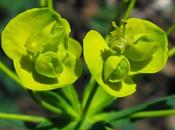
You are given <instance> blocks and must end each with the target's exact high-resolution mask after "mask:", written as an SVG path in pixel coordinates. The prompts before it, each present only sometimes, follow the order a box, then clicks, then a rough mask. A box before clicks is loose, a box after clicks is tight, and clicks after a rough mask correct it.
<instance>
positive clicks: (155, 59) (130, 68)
mask: <svg viewBox="0 0 175 130" xmlns="http://www.w3.org/2000/svg"><path fill="white" fill-rule="evenodd" d="M83 44H84V58H85V62H86V64H87V66H88V68H89V70H90V72H91V74H92V75H93V77H94V78H95V79H96V81H97V82H98V84H99V85H100V86H101V87H103V88H104V89H105V90H106V91H107V92H108V93H109V94H111V95H113V96H116V97H124V96H128V95H130V94H132V93H134V92H135V90H136V84H135V83H134V82H133V81H132V76H133V75H135V74H139V73H155V72H158V71H160V70H161V69H162V68H163V67H164V65H165V63H166V61H167V57H168V56H167V53H168V48H167V36H166V33H165V32H164V31H163V30H162V29H160V28H159V27H158V26H156V25H155V24H153V23H151V22H149V21H146V20H143V19H138V18H130V19H128V20H126V21H125V22H124V24H122V25H121V26H120V27H119V28H116V29H115V30H114V31H112V32H111V33H110V35H109V36H107V38H106V40H105V39H104V38H103V37H102V36H101V35H100V33H98V32H97V31H94V30H91V31H89V32H88V33H87V35H86V36H85V38H84V43H83Z"/></svg>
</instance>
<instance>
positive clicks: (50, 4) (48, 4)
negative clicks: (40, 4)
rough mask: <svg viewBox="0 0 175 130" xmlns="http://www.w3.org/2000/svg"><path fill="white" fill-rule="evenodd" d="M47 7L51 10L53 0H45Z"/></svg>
mask: <svg viewBox="0 0 175 130" xmlns="http://www.w3.org/2000/svg"><path fill="white" fill-rule="evenodd" d="M47 2H48V3H47V6H48V8H49V9H51V10H53V0H47Z"/></svg>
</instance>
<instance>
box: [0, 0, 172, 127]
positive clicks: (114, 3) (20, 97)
mask: <svg viewBox="0 0 175 130" xmlns="http://www.w3.org/2000/svg"><path fill="white" fill-rule="evenodd" d="M128 3H129V0H55V1H54V8H55V10H57V11H58V12H59V13H60V14H61V15H62V17H64V18H66V19H67V20H68V21H69V23H70V24H71V28H72V32H71V35H72V37H74V38H75V39H77V40H79V41H80V42H81V44H82V39H83V38H84V36H85V34H86V33H87V31H88V30H90V29H95V30H98V31H99V32H101V33H102V34H103V35H104V36H105V35H106V34H108V33H109V31H110V30H111V22H112V21H116V22H117V23H119V22H120V19H121V18H122V17H123V14H124V12H125V10H126V8H127V6H128ZM34 7H39V2H38V1H37V0H0V34H1V32H2V30H3V28H4V27H5V25H6V24H7V23H8V21H9V20H10V19H11V18H13V17H14V16H16V15H17V14H19V13H21V12H23V11H25V10H27V9H29V8H34ZM131 16H132V17H139V18H144V19H147V20H150V21H152V22H154V23H155V24H157V25H158V26H160V27H161V28H162V29H164V30H165V31H166V30H167V29H168V27H169V26H171V25H172V24H173V23H174V22H175V0H137V1H136V6H135V8H134V10H133V12H132V15H131ZM173 46H175V33H174V34H171V35H170V36H169V48H171V47H173ZM0 60H1V61H2V62H3V63H5V64H6V65H7V66H8V67H9V68H10V69H11V70H13V71H14V68H13V65H12V62H11V61H10V60H9V59H8V58H7V56H6V55H5V54H4V52H3V50H2V49H1V50H0ZM88 79H89V73H88V70H87V69H86V68H85V69H84V74H83V75H82V76H81V78H80V79H79V80H78V81H77V83H76V84H77V87H76V89H77V90H78V91H79V93H80V98H81V95H82V91H83V89H84V88H83V85H84V84H85V83H86V82H87V81H88ZM136 80H137V83H138V87H137V92H136V93H135V94H133V95H132V96H129V97H126V98H123V99H119V100H118V101H117V102H116V103H115V104H114V106H113V107H114V108H115V109H124V108H129V107H132V106H135V105H136V104H140V103H144V102H146V101H149V100H152V99H156V98H158V97H164V96H167V95H172V94H174V93H175V57H172V58H170V59H169V60H168V63H167V65H166V67H165V68H164V70H163V71H162V72H159V73H157V74H152V75H140V76H139V77H137V78H136ZM157 107H162V106H161V105H160V106H157ZM0 112H11V113H21V114H32V115H44V116H45V115H49V114H50V113H49V112H48V111H45V110H43V109H42V108H40V107H39V106H38V105H36V104H35V103H34V102H33V101H32V100H31V98H30V97H29V95H28V93H27V92H26V91H25V90H24V89H23V88H21V87H20V86H19V85H17V84H16V83H15V82H14V81H12V80H11V79H10V78H9V77H7V76H6V75H5V74H4V73H3V72H1V71H0ZM126 129H128V130H132V129H133V130H175V116H170V117H163V118H154V119H144V120H139V121H136V122H135V123H134V124H132V125H130V126H125V127H123V128H121V130H126ZM0 130H27V127H26V124H24V123H22V122H21V121H6V120H0Z"/></svg>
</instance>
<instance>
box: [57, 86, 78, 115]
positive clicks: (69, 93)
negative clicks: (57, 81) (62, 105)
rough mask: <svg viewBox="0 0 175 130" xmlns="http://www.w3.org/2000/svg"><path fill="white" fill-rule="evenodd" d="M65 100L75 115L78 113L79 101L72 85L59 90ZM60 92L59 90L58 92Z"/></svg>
mask: <svg viewBox="0 0 175 130" xmlns="http://www.w3.org/2000/svg"><path fill="white" fill-rule="evenodd" d="M61 90H62V91H63V93H64V95H65V96H66V98H67V99H68V100H69V102H70V103H71V105H72V107H73V108H74V110H75V111H76V112H77V113H80V108H81V107H80V101H79V97H78V94H77V92H76V89H75V88H74V86H73V85H70V86H66V87H63V88H61ZM59 91H60V90H59Z"/></svg>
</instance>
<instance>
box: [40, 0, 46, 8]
mask: <svg viewBox="0 0 175 130" xmlns="http://www.w3.org/2000/svg"><path fill="white" fill-rule="evenodd" d="M39 4H40V6H41V7H46V5H47V1H46V0H39Z"/></svg>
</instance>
